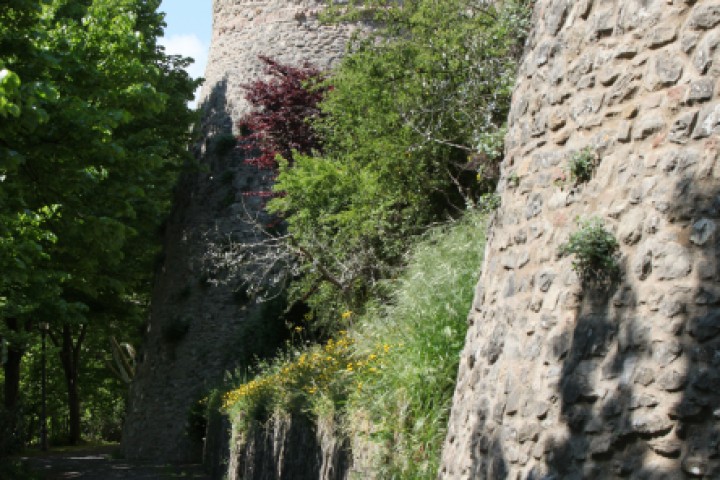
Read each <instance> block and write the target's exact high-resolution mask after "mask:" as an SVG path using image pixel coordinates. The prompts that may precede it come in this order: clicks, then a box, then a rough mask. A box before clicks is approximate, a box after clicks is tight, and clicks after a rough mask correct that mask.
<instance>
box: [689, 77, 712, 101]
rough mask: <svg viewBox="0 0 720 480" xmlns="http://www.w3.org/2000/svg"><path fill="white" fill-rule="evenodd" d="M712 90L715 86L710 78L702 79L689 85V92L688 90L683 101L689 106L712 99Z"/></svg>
mask: <svg viewBox="0 0 720 480" xmlns="http://www.w3.org/2000/svg"><path fill="white" fill-rule="evenodd" d="M714 90H715V85H714V82H713V80H712V79H710V78H702V79H700V80H698V81H696V82H693V83H691V84H690V90H688V94H687V98H686V99H685V101H686V102H688V103H690V104H693V103H699V102H706V101H708V100H710V99H711V98H712V96H713V93H714Z"/></svg>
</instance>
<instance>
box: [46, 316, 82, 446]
mask: <svg viewBox="0 0 720 480" xmlns="http://www.w3.org/2000/svg"><path fill="white" fill-rule="evenodd" d="M85 331H86V328H85V325H81V326H80V333H79V335H78V339H77V342H73V332H72V328H71V327H70V326H69V325H63V328H62V349H61V350H60V360H61V362H62V366H63V371H64V373H65V383H66V385H67V392H68V397H67V404H68V410H69V411H70V438H69V439H68V441H69V442H70V445H77V444H78V443H79V442H80V391H79V389H78V376H79V375H78V374H79V370H80V368H79V367H80V349H81V347H82V342H83V339H84V338H85ZM50 338H53V337H52V336H51V337H50ZM54 342H55V340H54V339H53V343H54Z"/></svg>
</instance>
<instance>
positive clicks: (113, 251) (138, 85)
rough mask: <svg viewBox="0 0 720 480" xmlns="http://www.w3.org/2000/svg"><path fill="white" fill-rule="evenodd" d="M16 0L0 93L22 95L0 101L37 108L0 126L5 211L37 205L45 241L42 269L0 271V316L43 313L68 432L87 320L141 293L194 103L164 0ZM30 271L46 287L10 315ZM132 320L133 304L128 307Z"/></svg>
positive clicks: (75, 418)
mask: <svg viewBox="0 0 720 480" xmlns="http://www.w3.org/2000/svg"><path fill="white" fill-rule="evenodd" d="M11 3H13V4H14V5H17V9H16V11H15V10H13V12H15V13H12V12H11V13H9V14H8V15H9V17H10V18H15V17H17V18H23V19H26V18H27V19H28V20H27V21H24V22H23V23H21V27H22V28H17V29H15V30H10V29H6V30H3V31H2V34H3V35H2V37H3V38H5V39H9V40H7V41H0V55H2V56H0V63H2V64H3V65H4V66H5V68H6V69H7V70H8V71H12V72H13V74H14V75H16V76H17V79H15V80H14V81H13V82H12V84H11V87H12V86H15V87H17V85H19V86H20V87H19V89H18V88H13V89H9V88H6V89H5V92H6V93H5V98H6V104H9V103H10V102H12V103H13V104H14V105H16V106H17V108H12V107H6V111H7V112H8V115H13V116H14V117H16V118H24V117H25V116H28V118H30V119H31V120H32V119H33V118H36V121H35V122H33V121H31V120H28V121H27V122H24V124H21V123H20V122H17V121H16V122H15V124H16V125H15V126H12V125H6V124H5V123H3V124H2V126H0V145H1V146H2V148H3V150H1V151H0V155H2V157H0V158H1V159H2V163H1V164H0V166H1V168H2V169H3V175H4V176H5V180H4V183H5V185H7V187H8V191H11V192H13V195H12V201H6V202H4V203H1V204H0V209H1V210H2V212H1V213H0V215H3V216H4V217H7V218H16V217H17V216H18V215H22V214H23V212H31V213H30V214H27V213H25V215H34V217H33V218H34V219H35V220H34V222H35V225H36V230H39V231H38V232H37V233H34V234H33V236H32V238H33V239H35V240H36V241H35V244H36V250H37V251H39V252H40V253H41V254H39V255H38V258H36V259H31V260H30V261H29V262H28V263H27V268H26V270H27V271H31V272H38V274H37V275H33V277H32V278H25V277H23V276H21V275H17V276H16V278H15V280H13V284H12V285H13V286H12V287H11V286H4V285H2V284H0V287H2V289H0V297H5V298H8V300H7V301H6V304H7V305H13V306H12V309H9V308H6V309H5V310H2V311H0V317H2V318H3V319H4V320H5V321H6V323H7V321H8V319H11V318H17V319H18V320H20V319H26V320H27V321H29V322H30V323H29V324H28V325H29V326H30V325H32V323H33V322H34V321H37V320H49V321H50V322H51V335H50V336H51V339H52V340H53V342H54V343H55V344H56V345H57V346H58V347H59V348H60V350H59V351H60V358H61V363H62V366H63V369H64V375H65V378H66V384H67V390H68V402H69V414H70V420H71V421H70V440H71V442H72V443H74V442H77V441H78V440H79V438H80V399H79V390H78V380H79V367H80V365H81V352H83V345H84V342H85V340H86V338H87V336H88V334H89V333H88V332H90V329H91V328H96V329H97V328H98V327H99V326H102V324H103V321H107V320H108V318H112V317H115V321H116V322H117V321H119V319H120V318H123V317H124V316H126V315H127V312H129V311H132V310H134V309H135V305H136V304H137V303H138V301H141V302H142V301H143V298H144V296H146V295H147V288H148V285H149V279H150V276H151V271H152V259H153V257H154V255H155V253H156V252H157V249H158V238H157V231H158V228H159V225H160V223H161V221H162V219H163V215H164V213H165V211H166V210H167V207H168V205H169V201H170V190H171V186H172V184H173V182H174V178H175V175H176V173H177V171H178V169H179V168H180V166H181V165H182V163H183V161H184V159H186V158H187V155H188V153H187V145H188V143H189V131H190V129H189V125H190V123H191V122H192V120H193V119H194V115H193V114H192V112H191V111H190V110H189V109H188V108H187V103H186V102H187V101H189V100H190V99H191V98H192V95H193V91H194V89H195V87H196V82H194V81H192V80H191V79H190V78H189V77H188V76H187V74H186V73H185V72H184V71H183V70H182V67H184V66H186V65H187V62H188V60H187V59H182V58H179V57H169V56H167V55H165V54H164V53H163V50H162V48H161V47H159V46H158V45H157V43H156V39H157V36H158V35H159V34H160V33H161V32H162V27H163V23H162V16H161V14H159V13H158V12H157V8H158V6H159V4H160V1H159V0H152V1H141V0H112V1H111V0H86V1H84V0H73V1H67V0H49V1H40V0H37V1H29V0H25V1H21V0H13V2H11ZM30 19H32V21H30ZM4 25H5V22H3V26H4ZM20 37H22V38H25V39H26V41H25V42H20V41H19V40H17V39H18V38H20ZM21 47H22V48H21ZM21 50H22V51H23V52H26V51H27V52H30V53H31V55H30V56H29V58H30V59H31V61H29V62H28V61H27V58H28V57H26V56H25V55H24V54H23V55H22V56H21V55H20V54H19V53H20V51H21ZM7 76H8V77H10V75H9V74H8V75H7ZM30 86H32V88H30ZM24 88H25V90H27V91H28V92H27V93H24V90H23V89H24ZM8 92H9V93H8ZM18 92H19V93H18ZM0 98H2V97H0ZM32 102H34V104H33V103H32ZM0 105H2V100H1V99H0ZM0 108H2V107H0ZM26 110H27V111H28V113H26ZM38 110H39V111H41V112H42V113H41V114H34V115H33V114H32V112H35V111H38ZM18 124H19V126H18ZM23 125H24V126H23ZM40 125H42V128H40V127H39V126H40ZM5 185H4V186H5ZM32 212H34V213H32ZM16 230H17V229H16ZM6 236H7V237H8V238H9V239H10V241H8V242H7V245H6V246H5V247H4V248H3V247H2V246H0V248H3V249H4V252H0V258H3V255H5V256H6V257H8V258H18V257H17V253H16V252H17V251H18V246H19V245H21V244H22V242H21V237H20V236H19V235H18V234H17V233H13V232H12V231H10V232H9V233H8V234H7V235H6ZM35 277H37V278H38V279H39V280H38V282H40V283H41V284H42V282H46V283H49V281H48V279H51V280H52V283H53V284H54V288H53V289H48V291H47V295H45V296H44V297H42V298H41V299H40V301H35V302H34V303H33V304H30V305H27V307H26V308H24V309H23V311H22V312H20V313H21V315H14V313H13V312H17V311H18V305H21V304H22V302H18V299H21V298H22V297H21V296H20V295H19V293H17V292H22V291H24V290H27V289H28V288H30V287H32V286H33V285H35V284H36V283H38V282H35V281H34V280H33V279H34V278H35ZM10 295H12V297H13V300H12V301H10V300H9V299H10ZM124 318H126V319H127V318H128V317H124ZM134 322H137V316H132V317H130V325H132V324H134ZM130 328H132V327H130ZM8 380H9V377H8V376H7V375H6V376H5V382H6V385H7V384H8ZM13 381H14V380H13ZM6 401H7V399H6Z"/></svg>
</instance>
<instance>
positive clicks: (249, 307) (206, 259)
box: [123, 0, 350, 461]
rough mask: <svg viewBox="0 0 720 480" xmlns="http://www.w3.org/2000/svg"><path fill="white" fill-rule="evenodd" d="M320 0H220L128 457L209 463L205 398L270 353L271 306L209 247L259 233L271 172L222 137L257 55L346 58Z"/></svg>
mask: <svg viewBox="0 0 720 480" xmlns="http://www.w3.org/2000/svg"><path fill="white" fill-rule="evenodd" d="M321 5H322V1H320V0H292V1H287V0H267V1H258V0H254V1H242V0H214V1H213V38H212V45H211V51H210V56H209V61H208V66H207V71H206V75H205V77H206V83H205V85H204V86H203V90H202V94H201V98H200V107H199V108H200V111H201V113H202V119H201V121H200V123H199V125H198V126H197V131H198V138H199V139H198V143H197V145H195V146H194V147H193V148H194V153H195V155H196V158H197V160H198V165H197V167H195V168H191V169H190V170H189V171H188V172H187V173H186V174H184V175H183V177H182V179H181V181H180V182H179V184H178V187H177V195H176V200H175V205H174V209H173V213H172V215H171V216H170V218H169V219H168V223H167V230H166V233H165V251H164V255H163V258H162V259H161V261H160V265H159V269H158V275H157V279H156V283H155V286H154V291H153V297H152V307H151V317H150V321H149V327H148V329H147V334H146V338H145V342H144V345H143V346H142V349H141V354H140V362H139V365H138V371H137V375H136V377H135V380H134V382H133V385H132V388H131V392H130V401H129V409H128V415H127V419H126V422H125V427H124V432H123V449H124V451H125V454H126V455H127V456H128V457H129V458H137V459H154V460H166V461H188V460H199V459H200V456H201V454H202V449H203V445H202V441H203V437H204V436H205V432H204V431H203V425H202V424H201V422H199V416H198V413H200V411H201V409H200V408H199V406H198V402H199V401H200V400H202V399H203V397H205V396H206V395H207V392H208V390H209V389H211V388H214V387H218V386H219V385H220V384H221V383H222V381H223V377H224V375H225V373H226V372H228V371H230V372H232V371H233V370H234V369H235V368H236V367H237V366H238V364H239V363H242V361H243V360H247V359H248V358H250V357H251V356H252V354H254V353H262V352H257V351H255V350H256V349H257V348H259V346H260V345H259V344H260V343H261V341H260V339H259V336H258V335H256V333H259V332H256V331H255V330H254V329H256V327H257V325H258V322H264V321H266V320H267V321H270V318H271V316H273V315H271V312H269V311H268V310H269V309H271V308H270V307H271V306H269V305H268V304H267V303H264V304H263V303H259V302H256V301H254V300H253V299H252V298H251V296H248V295H246V292H244V291H243V287H242V285H241V284H240V283H239V281H238V280H237V279H234V278H232V277H230V278H228V277H227V276H223V273H222V269H218V268H217V266H218V265H216V264H213V262H214V261H215V260H214V259H213V258H214V257H212V256H210V255H208V252H209V250H211V247H213V246H217V245H221V244H223V243H228V242H230V241H232V242H240V243H242V242H254V241H257V240H258V236H257V233H256V231H255V229H254V228H253V222H254V221H259V222H260V223H261V224H262V223H263V222H264V221H266V220H267V218H265V215H264V213H263V212H264V210H263V205H264V202H265V201H266V197H263V196H262V194H260V195H258V193H259V192H266V191H268V190H269V189H270V188H271V185H272V172H269V171H262V170H258V169H257V168H256V167H254V166H251V165H248V164H247V163H245V161H244V160H245V158H244V156H243V153H242V151H241V150H240V149H227V148H225V147H224V145H226V144H227V137H228V136H229V135H230V134H231V132H232V130H233V128H235V126H236V123H237V121H238V120H239V119H240V118H241V117H242V115H244V114H245V113H247V111H248V105H247V104H246V102H245V100H244V98H243V95H244V91H243V89H242V86H243V85H244V84H246V83H248V82H250V81H252V80H254V79H257V78H258V77H260V76H261V75H262V67H261V62H260V61H259V60H258V58H257V55H259V54H264V55H268V56H271V57H274V58H279V59H280V60H282V61H284V62H289V63H301V62H303V61H306V60H307V61H310V62H313V63H315V64H316V65H318V66H319V67H321V68H328V67H329V66H330V65H332V64H333V63H334V62H335V61H336V60H337V59H339V58H340V57H341V55H342V53H343V52H344V45H345V42H346V40H347V37H348V35H349V32H350V30H349V28H346V27H339V26H321V25H320V24H319V22H318V20H317V13H318V8H320V6H321ZM251 220H252V221H251ZM276 316H277V315H275V317H276ZM280 327H282V325H281V326H280ZM263 330H268V329H267V328H264V329H263ZM225 427H227V425H226V426H225ZM225 433H226V434H227V436H229V432H225ZM211 435H212V437H213V438H214V440H213V444H222V441H221V439H218V433H217V432H211ZM219 435H220V436H222V432H221V433H220V434H219ZM213 455H215V456H217V455H216V454H215V453H213ZM213 458H215V457H213Z"/></svg>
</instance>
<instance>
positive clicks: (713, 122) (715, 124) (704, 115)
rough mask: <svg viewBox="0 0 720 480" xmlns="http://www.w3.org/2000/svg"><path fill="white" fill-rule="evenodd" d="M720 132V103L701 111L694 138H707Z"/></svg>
mask: <svg viewBox="0 0 720 480" xmlns="http://www.w3.org/2000/svg"><path fill="white" fill-rule="evenodd" d="M718 132H720V103H713V104H710V105H707V106H705V107H703V109H702V110H700V115H699V116H698V121H697V126H696V127H695V130H694V131H693V134H692V138H693V139H698V138H705V137H709V136H710V135H712V134H714V133H718Z"/></svg>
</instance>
